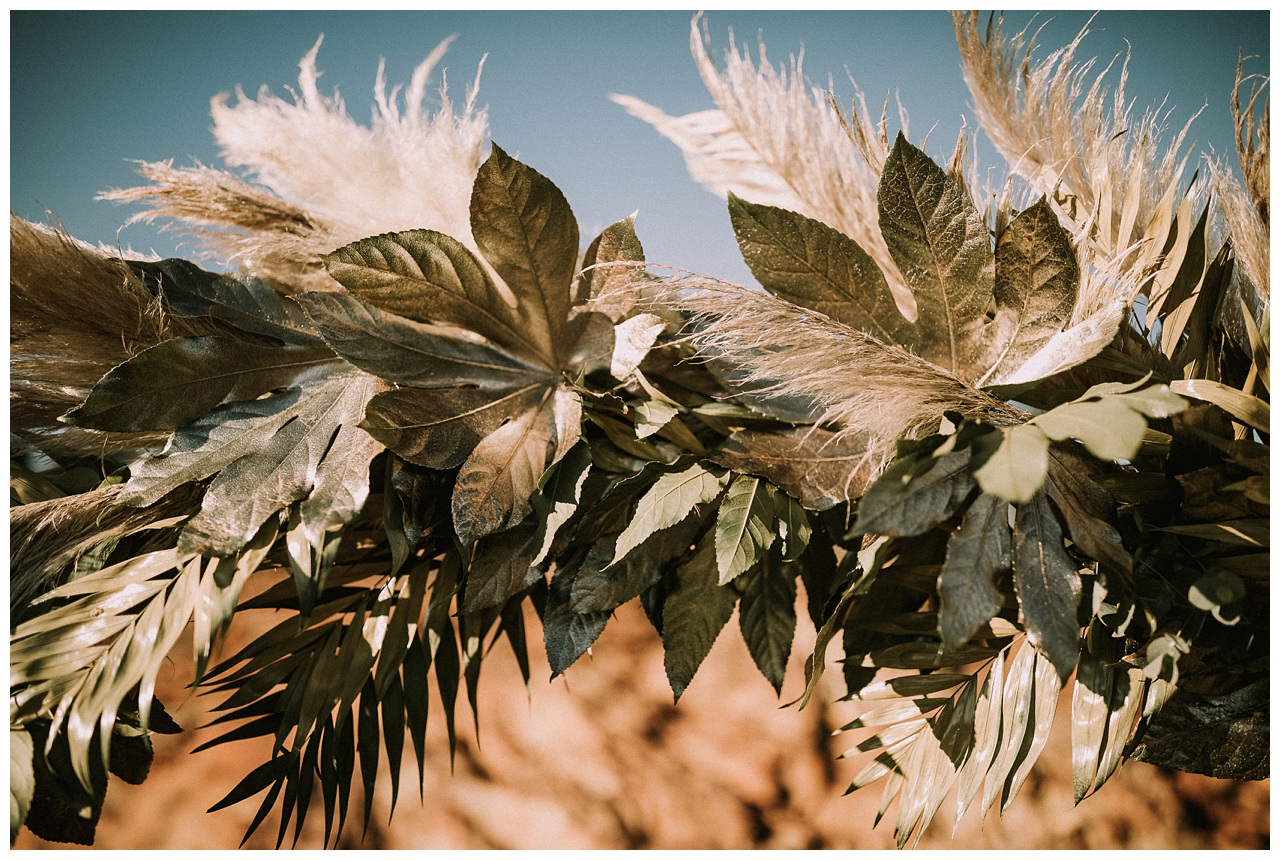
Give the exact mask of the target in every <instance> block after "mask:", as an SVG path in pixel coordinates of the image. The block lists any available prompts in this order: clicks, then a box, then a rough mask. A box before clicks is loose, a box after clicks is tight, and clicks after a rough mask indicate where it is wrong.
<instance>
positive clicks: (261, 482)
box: [180, 373, 376, 555]
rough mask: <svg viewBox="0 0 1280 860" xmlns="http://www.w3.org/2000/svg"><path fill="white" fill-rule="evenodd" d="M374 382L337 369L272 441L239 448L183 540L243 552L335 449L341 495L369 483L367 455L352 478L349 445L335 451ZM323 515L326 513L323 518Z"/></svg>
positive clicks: (311, 482)
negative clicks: (358, 484) (340, 434)
mask: <svg viewBox="0 0 1280 860" xmlns="http://www.w3.org/2000/svg"><path fill="white" fill-rule="evenodd" d="M372 389H373V380H372V378H370V377H368V376H365V375H363V374H359V373H350V374H346V375H343V376H335V377H333V378H331V379H329V380H326V381H325V383H324V384H322V385H320V386H318V387H317V389H316V391H315V392H314V393H313V394H311V395H310V396H308V397H307V398H306V399H305V400H304V401H302V402H301V403H300V404H299V405H300V407H301V408H300V409H299V410H298V412H297V415H296V418H294V420H292V421H289V422H288V423H287V424H285V425H284V426H283V427H281V428H280V429H279V430H277V431H276V432H275V433H274V434H273V435H272V436H271V438H270V441H269V442H267V443H266V444H265V445H263V446H261V447H257V448H255V449H251V450H241V452H240V456H238V457H236V459H235V460H234V461H233V462H231V463H229V464H227V465H226V466H225V467H223V468H222V470H221V472H219V474H218V476H217V477H216V478H215V479H214V480H213V482H212V483H211V484H210V485H209V489H208V490H207V491H206V492H205V496H204V502H203V503H202V505H201V509H200V513H198V514H197V515H196V516H195V517H193V518H192V519H191V521H190V522H188V523H187V526H186V528H185V529H184V530H183V533H182V538H181V541H180V546H182V547H183V548H184V549H187V550H190V551H192V552H201V553H206V554H209V555H230V554H232V553H234V552H236V551H238V550H239V549H240V548H241V547H243V546H244V544H245V543H246V542H248V541H249V540H250V539H251V538H252V537H253V536H254V535H255V534H256V533H257V531H258V529H259V527H261V526H262V524H263V523H264V522H265V521H266V519H267V517H269V516H271V515H272V514H274V513H275V512H276V511H278V510H280V509H281V508H282V507H284V506H286V505H288V504H289V503H291V502H294V501H297V500H299V499H302V498H305V497H306V496H308V495H309V494H310V493H311V491H312V490H313V489H314V488H315V485H316V479H317V470H318V469H320V468H321V467H322V465H323V463H324V461H325V459H326V456H327V455H329V454H330V453H331V451H332V453H333V458H334V459H335V460H337V461H339V462H341V463H343V464H344V465H343V466H336V467H334V471H335V473H336V474H337V476H338V477H337V479H336V480H337V482H338V484H339V487H338V488H336V489H335V491H334V492H335V497H336V495H337V494H342V493H345V494H348V495H349V494H351V493H352V490H351V487H350V486H349V485H350V483H351V481H352V480H355V481H357V482H366V483H367V480H368V462H367V461H365V463H364V469H363V471H361V470H360V468H359V466H360V464H359V459H360V458H359V457H357V458H356V471H357V473H359V474H360V477H357V478H354V479H353V478H352V477H351V476H350V473H349V467H350V462H349V461H348V460H347V457H348V456H349V455H350V451H349V450H347V451H333V449H332V448H331V443H332V442H333V440H334V437H335V435H336V434H337V433H338V431H339V429H340V428H342V427H343V426H344V425H348V424H355V423H356V422H357V421H358V420H359V417H360V413H361V411H362V410H363V409H364V404H365V403H366V402H367V401H368V399H369V394H370V393H371V392H372ZM354 432H362V431H354ZM237 441H239V440H237ZM238 447H242V446H238ZM362 450H363V451H364V452H365V453H368V452H369V451H371V450H372V449H371V447H369V446H362ZM219 453H221V452H219ZM375 453H376V452H375ZM370 459H372V454H370ZM330 462H333V461H332V460H331V461H330ZM344 466H346V467H348V470H344ZM344 487H345V489H344ZM364 492H367V490H361V489H359V488H357V489H356V490H355V494H356V495H361V494H363V493H364ZM324 516H327V514H325V515H322V521H323V517H324Z"/></svg>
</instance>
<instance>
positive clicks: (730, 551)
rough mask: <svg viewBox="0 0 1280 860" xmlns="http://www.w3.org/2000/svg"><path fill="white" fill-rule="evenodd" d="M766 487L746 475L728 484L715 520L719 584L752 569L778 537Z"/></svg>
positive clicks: (759, 481)
mask: <svg viewBox="0 0 1280 860" xmlns="http://www.w3.org/2000/svg"><path fill="white" fill-rule="evenodd" d="M768 490H769V485H768V484H767V483H766V482H764V481H762V480H760V479H759V478H753V477H750V476H748V475H740V476H737V477H735V478H734V479H733V482H732V483H730V484H729V489H728V491H727V492H726V493H725V497H724V501H722V502H721V503H720V513H719V516H718V517H717V519H716V568H717V569H718V570H719V572H720V584H721V585H724V584H725V583H727V582H729V581H731V580H733V579H734V578H735V577H737V576H738V575H739V574H741V573H743V572H745V571H747V570H750V569H751V568H752V567H754V566H755V564H756V562H758V561H759V560H760V559H761V558H762V557H763V555H764V553H765V552H766V551H768V549H769V547H771V546H773V541H774V538H776V537H777V536H778V534H777V531H776V529H775V527H774V523H775V520H776V512H775V510H774V505H773V499H772V497H771V496H770V495H769V492H768Z"/></svg>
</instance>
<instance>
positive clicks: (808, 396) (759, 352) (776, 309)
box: [650, 275, 1027, 475]
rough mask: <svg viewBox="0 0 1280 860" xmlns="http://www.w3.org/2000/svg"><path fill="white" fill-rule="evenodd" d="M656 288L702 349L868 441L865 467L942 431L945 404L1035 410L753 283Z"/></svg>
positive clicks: (995, 413)
mask: <svg viewBox="0 0 1280 860" xmlns="http://www.w3.org/2000/svg"><path fill="white" fill-rule="evenodd" d="M650 289H651V290H653V288H652V287H651V288H650ZM651 295H654V296H655V298H654V299H653V301H655V302H657V303H659V304H660V305H662V306H663V307H666V308H672V309H676V310H678V311H681V312H683V313H685V314H687V315H688V316H689V319H690V321H689V325H688V327H687V328H688V331H689V334H688V338H689V340H690V341H692V343H693V344H694V345H695V346H696V347H697V349H698V350H699V352H700V353H703V354H706V355H712V356H717V357H718V360H720V361H724V362H727V363H728V364H729V365H730V366H732V367H734V368H736V369H738V370H739V371H741V373H742V375H743V381H744V382H746V383H747V384H748V385H750V386H759V388H758V389H757V390H758V391H759V392H760V393H762V394H766V395H772V396H775V397H785V398H791V397H794V398H801V399H805V400H810V401H812V402H814V403H816V404H818V405H819V407H820V408H821V409H822V410H823V414H822V420H823V422H825V423H830V424H834V425H836V426H837V427H838V428H839V430H840V431H841V432H842V433H846V434H850V435H856V436H857V438H858V439H859V440H865V442H866V444H867V455H866V460H865V461H864V463H863V464H862V465H860V466H859V468H860V469H861V468H864V467H865V468H868V469H869V470H870V472H871V473H872V474H873V475H874V474H878V473H879V471H880V470H881V469H882V468H883V467H884V465H885V464H886V463H887V462H888V461H889V459H891V458H892V456H893V453H894V445H895V442H896V441H897V440H898V439H903V438H917V437H920V436H923V435H927V434H929V433H936V432H937V431H938V428H939V425H940V424H941V422H942V420H943V417H944V413H945V412H947V411H954V412H959V413H960V414H962V415H964V416H966V417H969V418H975V419H982V420H986V421H991V422H994V423H1003V424H1012V423H1021V422H1023V421H1025V420H1026V418H1027V416H1026V415H1024V414H1022V413H1021V412H1019V411H1018V410H1016V409H1014V408H1012V407H1010V406H1009V405H1008V404H1006V403H1005V402H1004V401H1002V400H999V399H997V398H995V397H992V396H991V395H989V394H987V393H986V392H983V391H981V390H979V389H977V388H975V387H973V386H972V385H969V384H967V383H965V382H963V381H962V380H960V379H958V378H956V377H955V376H953V375H952V374H950V373H948V372H947V371H945V370H943V369H942V368H940V367H938V366H937V365H934V364H931V363H930V362H927V361H925V360H924V359H921V358H919V357H917V356H915V355H913V354H912V353H910V352H908V351H906V350H905V349H902V348H901V347H899V346H896V345H893V344H887V343H884V342H882V341H880V340H877V339H876V338H874V337H872V336H870V335H868V334H865V333H863V332H860V331H858V330H856V329H853V328H850V327H849V326H846V325H843V324H842V323H839V322H836V321H835V320H833V319H831V318H830V317H827V316H825V315H824V314H821V313H818V312H816V311H812V310H808V309H806V308H802V307H799V306H797V305H793V304H791V303H790V302H787V301H784V300H782V299H778V298H775V297H773V296H770V295H767V294H765V293H761V292H759V291H757V290H753V289H750V288H748V287H743V286H739V285H737V284H731V283H727V282H725V281H718V280H713V279H710V278H705V277H701V276H696V275H690V276H683V277H677V278H671V279H668V280H666V281H664V282H663V287H662V289H661V290H658V291H655V292H651Z"/></svg>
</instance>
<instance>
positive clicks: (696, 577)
mask: <svg viewBox="0 0 1280 860" xmlns="http://www.w3.org/2000/svg"><path fill="white" fill-rule="evenodd" d="M677 576H678V585H677V586H676V588H675V590H674V591H673V592H671V594H670V596H668V597H667V599H666V602H665V604H664V605H663V609H662V649H663V661H662V662H663V665H664V666H665V667H666V670H667V680H668V681H669V682H670V683H671V691H672V692H673V693H674V694H675V699H676V701H679V700H680V696H681V695H683V693H684V691H685V690H686V689H687V688H688V686H689V682H690V681H692V680H693V676H694V673H696V672H697V671H698V667H699V666H700V665H702V661H703V659H704V658H705V657H706V656H707V654H708V653H709V652H710V651H711V646H712V644H713V643H714V642H715V641H716V637H717V636H719V635H720V631H721V630H722V629H723V628H724V626H725V624H727V623H728V622H729V618H730V617H731V616H732V615H733V608H734V606H736V605H737V603H738V592H737V591H735V590H734V589H733V588H731V587H729V586H724V585H720V584H719V575H718V573H717V570H716V557H715V543H714V542H713V541H710V540H703V541H702V543H701V544H700V545H699V546H698V551H697V552H696V553H695V554H694V556H693V558H691V559H690V560H689V561H688V562H686V563H685V564H683V565H681V567H680V568H679V570H678V571H677Z"/></svg>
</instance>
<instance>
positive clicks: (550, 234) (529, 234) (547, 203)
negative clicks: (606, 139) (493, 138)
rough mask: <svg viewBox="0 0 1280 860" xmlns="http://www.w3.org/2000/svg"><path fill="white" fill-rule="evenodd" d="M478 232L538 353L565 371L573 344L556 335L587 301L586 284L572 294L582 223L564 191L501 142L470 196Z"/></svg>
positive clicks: (473, 223) (477, 237)
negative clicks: (514, 299)
mask: <svg viewBox="0 0 1280 860" xmlns="http://www.w3.org/2000/svg"><path fill="white" fill-rule="evenodd" d="M471 232H472V235H473V236H475V240H476V245H477V246H478V247H479V248H480V252H481V253H483V254H484V256H485V259H487V260H488V261H489V263H490V264H491V265H492V266H493V268H494V270H495V271H496V272H497V273H498V276H499V277H500V278H502V280H503V282H504V283H505V284H506V285H507V286H508V287H510V288H511V291H512V292H513V293H514V294H515V295H516V297H517V301H518V303H519V306H520V307H521V309H522V310H523V312H524V317H523V320H524V323H525V325H526V326H527V327H528V331H529V337H530V338H532V339H533V340H534V341H535V342H536V343H537V344H538V351H539V354H540V355H542V356H544V357H545V358H548V359H552V361H553V362H554V363H555V364H557V365H563V364H564V361H565V359H566V358H567V355H568V353H567V351H566V349H565V347H566V346H567V344H564V343H563V342H560V341H559V339H558V338H557V337H556V336H555V331H556V329H557V328H559V327H560V326H561V325H563V324H564V320H565V319H566V318H567V317H568V315H569V309H570V307H572V305H573V304H574V303H575V302H578V301H582V300H583V299H585V298H586V297H587V296H586V295H585V290H584V287H585V286H586V285H585V284H582V283H579V284H578V285H577V286H576V289H575V290H574V294H572V295H571V294H570V282H571V281H572V279H573V276H574V271H575V267H576V265H577V262H578V222H577V221H576V220H575V219H574V217H573V210H571V209H570V208H569V204H568V202H567V201H566V200H565V199H564V195H563V194H561V193H560V189H558V188H556V186H555V185H554V184H553V183H552V182H551V180H549V179H547V178H546V177H545V176H543V175H542V174H541V173H538V172H537V171H536V170H533V169H532V168H530V167H527V166H525V165H524V164H521V163H520V162H519V161H516V160H515V159H513V158H511V157H510V156H508V155H507V154H506V153H505V152H503V151H502V149H501V148H499V147H498V146H497V144H494V145H493V150H492V152H491V153H490V155H489V158H488V159H486V160H485V162H484V164H482V165H480V172H479V173H478V174H477V175H476V180H475V186H474V187H473V189H472V192H471Z"/></svg>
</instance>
